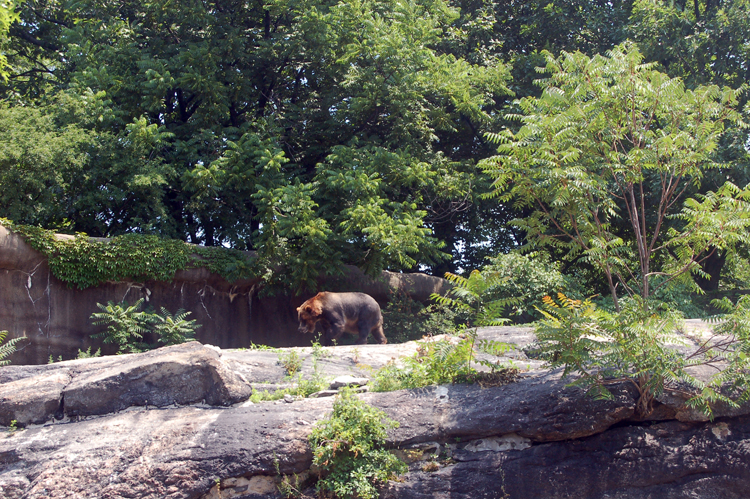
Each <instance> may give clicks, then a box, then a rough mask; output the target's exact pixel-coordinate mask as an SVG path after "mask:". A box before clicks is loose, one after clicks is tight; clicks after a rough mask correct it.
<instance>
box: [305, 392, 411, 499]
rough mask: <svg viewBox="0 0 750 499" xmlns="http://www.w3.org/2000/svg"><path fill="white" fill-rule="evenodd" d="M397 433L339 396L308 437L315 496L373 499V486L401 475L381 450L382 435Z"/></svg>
mask: <svg viewBox="0 0 750 499" xmlns="http://www.w3.org/2000/svg"><path fill="white" fill-rule="evenodd" d="M397 427H398V422H396V421H393V420H392V419H389V418H388V417H387V416H386V414H385V413H384V412H383V411H381V410H380V409H376V408H374V407H372V406H370V405H368V404H366V403H365V402H363V401H362V400H360V399H358V398H357V396H356V395H355V394H354V392H352V391H351V390H348V389H344V390H342V391H341V392H340V393H339V395H337V396H336V401H335V402H334V404H333V413H332V414H331V415H330V417H328V418H327V419H323V420H321V421H318V422H317V423H316V424H315V427H314V428H313V430H312V433H311V434H310V437H309V440H310V446H311V447H312V451H313V465H314V466H316V467H317V468H318V469H319V470H320V472H319V480H318V484H317V489H318V491H319V492H320V493H322V494H332V495H333V496H335V497H337V498H341V499H343V498H359V499H375V498H376V497H378V490H377V486H378V485H381V484H384V483H386V482H387V481H388V480H390V479H392V478H394V477H396V476H398V475H400V474H402V473H405V472H406V471H407V466H406V464H405V463H403V462H402V461H401V460H399V459H398V458H397V457H396V456H394V455H393V454H391V453H390V452H388V451H387V450H386V449H385V448H384V447H385V440H386V436H387V434H386V432H387V431H388V430H389V429H391V428H397Z"/></svg>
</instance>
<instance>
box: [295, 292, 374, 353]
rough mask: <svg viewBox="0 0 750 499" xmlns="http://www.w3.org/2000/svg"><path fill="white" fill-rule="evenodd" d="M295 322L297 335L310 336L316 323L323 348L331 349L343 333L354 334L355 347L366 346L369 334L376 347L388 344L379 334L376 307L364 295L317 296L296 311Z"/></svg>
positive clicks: (322, 293)
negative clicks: (296, 323) (320, 330)
mask: <svg viewBox="0 0 750 499" xmlns="http://www.w3.org/2000/svg"><path fill="white" fill-rule="evenodd" d="M297 318H298V319H299V332H300V333H312V332H314V331H315V325H316V324H318V323H320V325H321V328H322V329H323V344H324V345H326V346H330V345H332V344H333V341H334V340H337V339H339V338H341V335H343V334H344V332H347V333H351V334H358V335H359V338H358V339H357V344H358V345H364V344H366V343H367V336H368V335H369V334H370V333H372V335H373V336H374V337H375V340H377V342H378V343H388V341H387V340H386V339H385V335H384V334H383V315H382V314H381V313H380V305H378V302H376V301H375V299H374V298H373V297H372V296H370V295H366V294H364V293H331V292H328V291H323V292H320V293H318V294H317V295H315V296H313V297H312V298H310V299H309V300H307V301H306V302H305V303H303V304H302V305H300V306H299V307H297Z"/></svg>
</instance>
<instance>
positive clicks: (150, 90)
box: [3, 0, 508, 288]
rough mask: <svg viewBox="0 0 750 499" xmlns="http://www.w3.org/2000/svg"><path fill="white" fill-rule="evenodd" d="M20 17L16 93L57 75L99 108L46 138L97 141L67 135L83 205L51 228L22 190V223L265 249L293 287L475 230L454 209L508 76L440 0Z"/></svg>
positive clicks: (47, 110)
mask: <svg viewBox="0 0 750 499" xmlns="http://www.w3.org/2000/svg"><path fill="white" fill-rule="evenodd" d="M21 17H22V21H23V22H22V23H21V27H20V28H19V30H17V31H16V32H15V37H14V38H13V39H12V42H13V43H12V44H11V45H12V48H13V51H12V52H13V53H12V58H13V60H17V61H18V64H17V65H18V67H19V68H21V67H23V68H31V69H33V71H32V70H31V69H30V70H29V71H27V73H28V74H29V75H31V76H28V77H23V76H22V75H21V74H15V75H11V79H10V82H11V86H10V87H9V88H8V89H7V90H8V91H9V92H11V93H13V92H15V93H13V100H14V104H13V105H14V106H15V105H17V104H16V103H18V102H34V103H35V105H36V103H44V102H51V101H52V100H53V99H54V98H57V97H56V96H57V95H60V94H61V91H60V90H59V89H58V86H59V87H64V95H67V96H68V98H69V99H72V100H73V102H75V103H78V102H79V101H81V100H82V97H81V96H86V95H90V97H89V100H90V101H92V102H84V103H82V105H81V106H80V109H81V112H79V115H75V114H73V113H69V112H67V113H62V114H60V113H57V112H56V108H55V107H54V106H53V105H52V106H49V107H40V108H39V111H38V114H40V117H39V118H38V119H40V120H42V119H44V120H52V121H54V122H55V127H53V129H51V130H50V133H53V132H54V133H55V134H57V135H60V131H61V130H70V131H71V132H72V131H79V130H80V132H81V133H82V134H83V138H81V139H78V138H77V137H68V136H64V137H60V140H59V142H60V144H61V146H60V148H59V150H60V154H62V153H64V152H65V153H68V154H72V153H74V152H75V151H77V150H79V149H81V150H83V149H84V148H83V145H85V146H86V147H85V151H84V154H82V155H81V156H80V160H79V163H80V164H78V163H76V164H75V165H73V169H74V170H76V171H78V172H79V173H80V174H79V175H78V176H77V177H76V178H78V179H81V180H79V182H81V185H82V190H80V191H78V190H75V189H73V188H72V187H68V186H67V184H66V183H65V182H63V181H64V180H65V178H64V177H63V178H62V179H60V178H55V179H54V181H55V182H58V183H60V184H62V185H61V188H60V189H57V190H56V191H54V192H55V195H56V197H57V198H58V200H59V204H62V205H63V206H66V205H70V204H73V205H74V206H73V207H72V208H71V209H69V210H66V212H65V213H60V214H59V217H58V218H59V219H58V220H47V219H42V217H41V216H36V218H34V217H32V216H31V215H29V214H28V213H32V214H36V212H37V211H40V210H41V211H42V212H45V211H48V212H50V213H52V214H53V215H54V214H55V213H57V212H55V210H53V209H50V208H49V206H52V205H53V202H52V200H48V199H42V198H39V199H37V200H30V201H25V202H21V201H20V200H14V201H15V204H14V205H13V206H14V209H15V211H17V212H19V215H18V217H21V218H17V219H16V221H17V222H19V223H43V224H45V225H47V226H62V225H63V224H64V223H68V224H69V226H70V227H71V229H72V230H77V231H85V232H87V233H89V234H90V235H93V236H112V235H118V234H122V233H123V232H128V231H131V230H136V229H134V228H136V227H137V230H139V231H142V232H150V233H158V234H160V235H165V236H169V237H175V238H180V239H184V240H188V241H190V242H193V243H199V244H205V245H207V246H213V245H229V246H231V247H234V248H237V249H254V250H257V252H258V262H259V273H260V274H261V275H263V276H265V277H266V278H267V279H268V280H269V282H272V283H273V282H276V281H278V280H280V281H282V282H283V283H284V284H285V285H291V286H293V287H294V288H301V287H305V286H309V285H311V283H312V281H313V279H314V277H315V276H317V274H318V273H320V272H329V273H332V272H335V271H336V270H337V269H338V268H339V267H340V265H341V263H350V264H355V265H358V266H360V267H361V268H363V269H364V270H366V271H367V272H369V273H377V272H378V271H379V270H381V269H383V268H390V269H394V270H398V269H411V268H414V267H417V266H418V265H438V264H440V263H441V262H443V261H445V259H446V258H448V256H449V255H448V254H446V253H445V252H444V251H450V252H457V251H458V250H457V248H456V247H455V246H454V243H456V242H457V240H458V239H457V238H460V237H465V236H466V235H467V234H468V233H469V232H470V231H469V230H468V229H467V228H465V227H464V228H463V229H462V230H463V235H460V234H459V233H460V231H456V230H455V228H456V226H457V225H458V224H457V223H456V220H457V218H456V217H458V216H459V215H460V214H461V213H464V212H466V211H468V210H469V207H472V206H473V205H474V201H475V198H476V194H475V193H474V191H473V187H474V186H475V185H476V184H477V181H476V179H475V177H476V172H475V171H474V164H475V161H476V159H475V157H474V155H473V152H475V150H476V147H475V144H477V143H482V142H483V139H482V132H483V131H485V130H487V129H488V127H489V125H490V123H491V122H492V120H493V117H492V115H491V114H490V110H491V109H492V108H493V107H494V106H495V105H496V99H497V98H498V97H499V96H502V95H504V94H507V93H508V90H507V88H506V86H505V83H506V81H507V78H508V74H507V70H506V68H505V66H503V65H502V64H500V63H499V62H488V63H486V64H483V65H481V66H479V65H473V64H469V63H467V62H466V61H465V60H463V59H461V58H460V57H455V56H454V55H451V54H450V53H447V52H446V51H444V50H442V49H441V48H440V43H441V40H442V38H443V37H444V36H445V34H446V33H447V32H449V31H450V30H451V24H452V23H453V22H454V21H455V20H456V19H457V17H458V13H457V11H455V10H454V9H453V8H451V7H449V6H448V4H447V3H445V2H443V1H413V0H377V1H366V2H342V3H340V4H325V3H316V2H302V3H298V2H289V1H288V0H270V1H267V2H261V3H254V4H248V3H246V2H237V1H233V2H229V3H226V2H208V3H205V2H204V3H200V4H196V3H195V2H189V1H182V0H181V1H178V3H177V4H175V3H174V2H166V1H163V0H150V1H146V2H140V1H139V2H135V1H126V2H114V3H113V2H100V1H96V2H93V1H88V0H84V1H83V2H76V3H73V4H64V5H62V4H57V3H55V2H54V1H52V0H50V1H48V2H38V4H35V5H34V6H33V8H24V9H22V10H21ZM11 34H13V33H11ZM45 47H46V48H45ZM40 51H41V52H40ZM50 67H54V69H52V70H51V71H52V72H53V73H54V78H53V77H50V78H49V79H48V80H44V79H43V78H38V77H37V76H38V74H39V73H38V72H44V71H45V70H44V68H48V69H49V68H50ZM32 80H33V81H32ZM45 82H46V83H45ZM9 95H10V94H9ZM80 115H85V119H84V118H82V117H81V116H80ZM19 119H20V118H19ZM19 119H16V120H15V121H10V120H9V124H8V128H10V127H12V126H13V125H14V124H15V123H17V122H18V121H19ZM68 125H70V126H71V127H72V128H66V127H67V126H68ZM24 137H25V140H27V142H29V143H35V142H38V141H36V140H34V138H33V137H32V136H31V131H24ZM84 139H85V140H84ZM76 140H78V141H79V142H80V141H83V142H85V144H82V145H81V147H77V144H78V142H76ZM66 144H67V145H72V146H73V147H63V146H64V145H66ZM9 161H10V162H11V163H13V161H15V159H11V160H9ZM84 163H85V164H84ZM52 164H54V163H53V162H52V161H48V162H46V163H44V164H43V165H41V166H40V167H38V168H41V169H45V168H46V170H44V172H45V173H46V174H47V177H53V175H52V173H53V172H49V171H47V170H50V165H52ZM15 165H16V163H14V164H13V167H14V168H16V169H17V170H20V166H15ZM54 173H56V172H54ZM71 182H72V181H71ZM3 185H5V184H3ZM42 185H43V182H42V181H41V180H40V181H38V182H37V183H36V184H35V185H34V187H35V188H36V189H38V190H43V189H41V186H42ZM50 195H51V194H50ZM8 206H10V204H9V205H8ZM97 206H98V208H97ZM475 212H476V209H474V213H475ZM475 214H476V213H475ZM473 216H475V215H473ZM47 218H50V217H47ZM52 218H54V217H52ZM451 227H453V229H452V230H449V229H450V228H451ZM457 234H458V235H457ZM477 239H481V237H479V238H477ZM446 244H447V246H446ZM280 263H283V264H284V266H285V269H286V270H285V271H284V272H280V267H279V264H280Z"/></svg>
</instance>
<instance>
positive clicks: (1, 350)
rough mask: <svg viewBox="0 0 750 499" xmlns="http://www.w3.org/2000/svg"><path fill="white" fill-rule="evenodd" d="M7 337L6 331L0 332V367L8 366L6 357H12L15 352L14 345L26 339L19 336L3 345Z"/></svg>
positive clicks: (8, 362)
mask: <svg viewBox="0 0 750 499" xmlns="http://www.w3.org/2000/svg"><path fill="white" fill-rule="evenodd" d="M7 335H8V331H0V366H5V365H8V364H10V360H9V359H6V357H9V356H11V355H13V353H14V352H15V351H16V343H18V342H19V341H21V340H25V339H26V336H20V337H18V338H13V339H11V340H8V342H7V343H5V344H3V342H5V337H6V336H7Z"/></svg>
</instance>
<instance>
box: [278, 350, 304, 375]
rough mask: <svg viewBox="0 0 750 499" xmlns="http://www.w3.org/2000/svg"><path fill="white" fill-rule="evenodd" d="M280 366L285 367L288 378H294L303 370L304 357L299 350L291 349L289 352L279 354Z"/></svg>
mask: <svg viewBox="0 0 750 499" xmlns="http://www.w3.org/2000/svg"><path fill="white" fill-rule="evenodd" d="M278 355H279V364H281V365H282V366H284V369H286V374H287V376H294V375H295V374H297V372H298V371H299V370H300V369H302V357H300V354H299V353H298V352H297V350H294V349H290V350H289V351H287V352H284V351H281V352H279V354H278Z"/></svg>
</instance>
